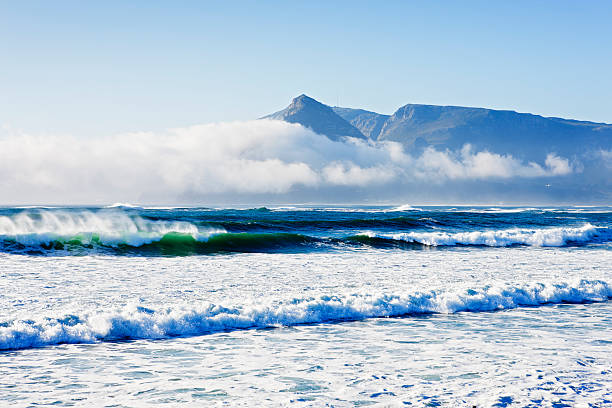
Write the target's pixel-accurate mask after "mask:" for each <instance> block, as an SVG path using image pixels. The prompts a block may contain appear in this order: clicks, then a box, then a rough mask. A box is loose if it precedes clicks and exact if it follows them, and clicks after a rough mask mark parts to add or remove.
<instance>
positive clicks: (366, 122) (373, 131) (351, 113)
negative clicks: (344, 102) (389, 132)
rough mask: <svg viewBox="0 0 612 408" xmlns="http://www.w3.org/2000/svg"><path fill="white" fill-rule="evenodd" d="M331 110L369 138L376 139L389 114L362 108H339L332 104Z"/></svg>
mask: <svg viewBox="0 0 612 408" xmlns="http://www.w3.org/2000/svg"><path fill="white" fill-rule="evenodd" d="M332 109H333V111H334V112H336V113H337V114H338V115H339V116H340V117H342V118H343V119H344V120H346V121H347V122H349V123H350V124H351V125H353V126H355V127H356V128H357V129H359V130H360V131H361V133H363V134H364V135H365V136H367V137H368V138H370V139H377V138H378V135H379V134H380V131H381V130H382V128H383V126H384V124H385V122H386V121H387V120H388V119H389V117H390V116H389V115H381V114H380V113H376V112H370V111H367V110H363V109H351V108H340V107H338V106H334V107H333V108H332Z"/></svg>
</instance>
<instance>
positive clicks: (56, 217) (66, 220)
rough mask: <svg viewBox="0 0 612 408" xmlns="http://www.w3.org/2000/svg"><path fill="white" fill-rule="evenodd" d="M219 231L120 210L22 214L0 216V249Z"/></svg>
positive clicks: (196, 236)
mask: <svg viewBox="0 0 612 408" xmlns="http://www.w3.org/2000/svg"><path fill="white" fill-rule="evenodd" d="M223 232H225V231H224V230H220V229H202V228H198V227H197V226H196V225H194V224H191V223H189V222H184V221H151V220H147V219H144V218H141V217H139V216H137V215H129V214H127V213H125V212H122V211H116V210H105V211H97V212H92V211H86V210H82V211H78V212H75V211H61V210H60V211H35V212H34V211H26V212H21V213H18V214H14V215H12V216H0V243H1V244H2V247H3V248H4V249H8V250H18V249H22V250H23V249H28V248H32V247H34V248H42V249H65V248H66V247H69V246H81V247H93V246H103V247H111V248H118V247H125V246H129V247H139V246H143V245H147V244H151V243H154V242H161V241H163V240H164V239H166V240H167V241H169V240H172V239H173V238H176V237H182V238H183V239H185V238H186V239H187V240H189V239H191V240H197V241H205V240H207V239H208V238H209V237H210V236H212V235H213V234H215V233H223Z"/></svg>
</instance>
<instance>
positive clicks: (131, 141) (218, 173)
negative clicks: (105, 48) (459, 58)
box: [0, 120, 573, 203]
mask: <svg viewBox="0 0 612 408" xmlns="http://www.w3.org/2000/svg"><path fill="white" fill-rule="evenodd" d="M543 160H544V162H543V163H542V164H538V163H534V162H529V163H524V162H522V161H521V160H518V159H516V158H514V157H512V156H511V155H506V154H497V153H492V152H487V151H479V152H475V151H473V150H472V148H471V147H470V146H469V145H466V146H464V147H463V149H461V150H460V151H456V152H454V151H439V150H435V149H433V148H428V149H426V150H424V151H423V152H422V154H420V155H411V154H409V153H407V152H405V151H404V150H403V149H402V146H401V145H400V144H397V143H392V142H388V143H384V144H376V145H372V144H368V143H365V142H363V141H358V140H353V139H347V140H346V141H343V142H334V141H332V140H330V139H328V138H326V137H324V136H321V135H318V134H315V133H313V132H312V131H310V130H309V129H306V128H303V127H302V126H300V125H297V124H289V123H285V122H281V121H273V120H257V121H248V122H233V123H216V124H207V125H198V126H192V127H188V128H180V129H172V130H168V131H166V132H161V133H152V132H140V133H126V134H119V135H115V136H110V137H105V138H95V139H91V138H90V139H87V138H83V137H79V138H77V137H72V136H48V135H45V136H41V135H28V134H20V133H18V132H11V131H6V130H5V132H4V134H3V135H0V188H1V189H2V191H3V192H4V194H3V197H2V201H4V202H11V203H15V202H38V203H40V202H66V203H98V202H114V201H118V200H126V201H139V200H140V199H141V197H143V196H147V195H157V196H165V197H168V201H173V199H175V198H176V197H179V196H181V195H182V194H185V193H192V194H200V195H206V194H219V193H229V194H231V193H236V194H274V195H278V194H283V193H289V192H291V191H293V190H295V189H299V188H310V189H317V188H327V187H334V186H349V187H351V186H353V187H356V188H357V187H358V188H368V187H370V186H376V187H380V186H381V185H385V184H389V185H391V184H393V185H394V186H396V187H397V186H398V185H404V184H407V183H415V182H427V183H445V182H447V181H449V180H489V179H513V178H537V177H554V176H563V175H568V174H571V173H572V172H573V167H572V164H571V163H570V162H569V160H568V159H565V158H563V157H559V156H557V155H555V154H552V153H551V154H549V155H548V156H547V157H546V158H543Z"/></svg>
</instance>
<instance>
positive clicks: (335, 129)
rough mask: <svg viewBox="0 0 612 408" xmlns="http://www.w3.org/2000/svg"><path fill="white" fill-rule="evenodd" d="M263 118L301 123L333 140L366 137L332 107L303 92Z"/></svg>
mask: <svg viewBox="0 0 612 408" xmlns="http://www.w3.org/2000/svg"><path fill="white" fill-rule="evenodd" d="M262 119H276V120H284V121H285V122H290V123H299V124H301V125H302V126H305V127H308V128H311V129H312V130H313V131H315V132H316V133H319V134H322V135H325V136H327V137H329V138H330V139H332V140H338V139H339V138H341V137H343V136H350V137H356V138H361V139H365V138H366V137H365V136H364V135H363V133H361V131H359V129H357V128H356V127H354V126H353V125H351V124H350V123H349V122H347V121H346V120H345V119H343V118H342V117H341V116H339V115H338V114H337V113H336V112H334V110H333V109H332V108H330V107H329V106H327V105H324V104H322V103H321V102H319V101H316V100H314V99H312V98H310V97H308V96H306V95H303V94H302V95H300V96H298V97H297V98H294V99H293V101H291V104H290V105H289V106H288V107H286V108H285V109H283V110H281V111H278V112H275V113H273V114H271V115H268V116H264V117H263V118H262Z"/></svg>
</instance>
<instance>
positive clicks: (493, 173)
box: [415, 144, 572, 180]
mask: <svg viewBox="0 0 612 408" xmlns="http://www.w3.org/2000/svg"><path fill="white" fill-rule="evenodd" d="M544 164H545V165H544V167H543V166H541V165H539V164H538V163H535V162H529V163H527V164H524V163H523V162H522V161H520V160H518V159H516V158H514V157H512V156H511V155H507V154H506V155H504V154H497V153H491V152H488V151H480V152H476V153H474V152H473V151H472V147H471V146H470V145H469V144H468V145H465V146H464V147H463V148H462V149H461V150H460V151H459V152H451V151H448V150H446V151H438V150H435V149H433V148H431V147H430V148H427V149H426V150H425V151H424V152H423V154H422V155H421V156H420V157H419V158H418V159H417V160H416V165H415V170H416V174H418V175H419V176H420V177H423V178H431V177H433V178H435V179H438V180H443V179H451V180H470V179H471V180H484V179H491V178H498V179H508V178H513V177H527V178H529V177H544V176H563V175H567V174H570V173H571V172H572V167H571V165H570V163H569V161H568V160H567V159H564V158H562V157H559V156H557V155H555V154H552V153H549V154H548V155H547V157H546V161H545V162H544Z"/></svg>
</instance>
